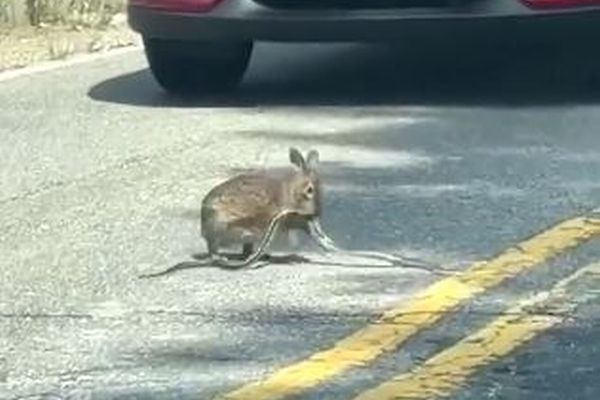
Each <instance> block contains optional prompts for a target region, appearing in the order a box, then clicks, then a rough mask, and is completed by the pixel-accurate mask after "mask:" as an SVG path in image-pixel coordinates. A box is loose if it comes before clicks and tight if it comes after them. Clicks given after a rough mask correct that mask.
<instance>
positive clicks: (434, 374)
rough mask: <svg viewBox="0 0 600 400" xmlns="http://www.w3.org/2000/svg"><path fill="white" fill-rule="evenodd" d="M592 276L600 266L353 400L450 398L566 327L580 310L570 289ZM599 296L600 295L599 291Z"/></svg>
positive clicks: (581, 272)
mask: <svg viewBox="0 0 600 400" xmlns="http://www.w3.org/2000/svg"><path fill="white" fill-rule="evenodd" d="M589 275H593V277H592V279H596V280H600V264H594V265H590V266H588V267H585V268H582V269H581V270H579V271H578V272H576V273H575V274H573V275H572V276H570V277H569V278H567V279H565V280H563V281H561V282H559V283H558V284H557V285H556V286H555V287H554V288H553V289H552V290H551V291H548V292H543V293H541V294H538V295H536V296H533V297H531V298H529V299H527V300H525V301H523V302H521V303H520V304H518V305H517V306H515V307H512V308H510V309H509V310H508V311H507V312H506V315H505V316H502V317H499V318H497V319H496V320H494V321H492V322H491V323H490V324H489V325H487V326H485V327H484V328H483V329H481V330H480V331H478V332H476V333H475V334H473V335H471V336H468V337H466V338H465V339H463V340H461V341H460V342H458V343H457V344H456V345H454V346H452V347H450V348H448V349H446V350H443V351H442V352H440V353H438V354H437V355H435V356H434V357H432V358H430V359H429V360H427V361H426V362H424V363H423V364H422V365H421V366H420V367H418V368H417V369H415V370H414V371H412V372H409V373H407V374H402V375H399V376H397V377H395V378H393V379H391V380H390V381H388V382H385V383H383V384H382V385H380V386H378V387H376V388H374V389H371V390H369V391H366V392H364V393H362V394H361V395H359V396H357V397H356V398H355V399H354V400H392V399H414V400H416V399H433V398H439V397H445V396H448V395H449V394H451V392H452V391H454V390H456V389H457V388H459V387H460V386H461V384H463V383H464V382H465V381H466V380H467V379H468V378H469V377H470V376H471V375H473V374H474V373H475V372H477V370H478V369H479V368H481V367H483V366H485V365H488V364H490V363H492V362H494V361H496V360H498V359H499V358H501V357H503V356H505V355H507V354H509V353H510V352H512V351H513V350H515V349H517V348H518V347H519V346H522V345H523V344H525V343H527V342H528V341H530V340H532V339H533V338H535V337H536V336H537V335H538V334H540V333H542V332H543V331H545V330H547V329H548V328H551V327H552V326H554V325H556V324H558V323H559V322H561V321H562V320H563V319H564V317H565V316H566V315H568V312H569V311H572V310H573V308H574V307H576V306H577V303H576V302H574V301H572V300H569V299H568V297H569V296H568V293H567V292H566V288H567V286H568V285H569V284H570V283H572V282H573V281H576V280H582V281H584V280H585V281H589V280H590V276H589ZM595 295H596V296H598V295H600V293H598V292H596V293H595ZM587 300H589V298H588V299H587ZM557 306H558V308H560V311H561V313H560V314H558V315H551V314H546V315H544V314H543V313H538V314H536V313H535V312H536V308H541V309H542V310H544V308H546V307H550V308H551V309H553V308H556V307H557Z"/></svg>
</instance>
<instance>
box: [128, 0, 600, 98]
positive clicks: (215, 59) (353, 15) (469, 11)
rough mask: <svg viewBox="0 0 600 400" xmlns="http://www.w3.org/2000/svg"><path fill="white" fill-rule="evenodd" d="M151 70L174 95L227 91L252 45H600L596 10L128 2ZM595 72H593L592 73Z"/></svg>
mask: <svg viewBox="0 0 600 400" xmlns="http://www.w3.org/2000/svg"><path fill="white" fill-rule="evenodd" d="M128 12H129V23H130V25H131V27H132V28H133V29H134V30H135V31H137V32H139V33H141V35H142V36H143V39H144V45H145V49H146V55H147V58H148V61H149V64H150V68H151V70H152V72H153V74H154V76H155V78H156V80H157V81H158V82H159V83H160V85H161V86H162V87H163V88H165V89H166V90H167V91H169V92H172V93H183V92H197V91H219V90H224V89H231V88H233V87H235V86H236V85H237V84H238V83H239V82H240V80H241V78H242V77H243V75H244V71H245V70H246V67H247V65H248V61H249V58H250V55H251V52H252V46H253V43H254V41H278V42H281V41H290V42H291V41H302V42H312V41H319V42H323V41H331V42H363V41H377V42H393V41H396V42H397V41H414V40H420V39H423V38H426V37H428V38H435V37H443V38H446V39H448V40H453V41H454V42H455V43H456V44H457V45H460V44H461V43H462V42H463V41H464V40H468V39H469V38H474V37H476V38H479V39H483V40H485V38H486V37H489V38H498V37H502V36H506V35H511V37H512V38H513V39H512V40H521V39H522V40H538V41H545V42H553V41H554V42H556V41H560V42H562V43H565V44H567V45H569V44H570V43H572V44H573V45H579V44H581V43H582V42H586V43H589V44H590V46H591V47H590V51H596V49H597V48H598V44H600V0H130V3H129V8H128ZM599 65H600V63H599Z"/></svg>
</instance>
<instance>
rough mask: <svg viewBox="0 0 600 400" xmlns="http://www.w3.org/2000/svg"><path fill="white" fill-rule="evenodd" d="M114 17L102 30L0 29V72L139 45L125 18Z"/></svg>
mask: <svg viewBox="0 0 600 400" xmlns="http://www.w3.org/2000/svg"><path fill="white" fill-rule="evenodd" d="M117 17H118V20H117V21H113V22H111V23H109V24H108V25H107V26H105V27H103V28H101V29H100V28H94V27H69V26H64V25H60V24H49V25H42V26H41V27H31V26H24V27H17V28H10V29H9V28H0V71H3V70H7V69H14V68H20V67H25V66H28V65H32V64H36V63H39V62H42V61H49V60H57V59H65V58H68V57H69V56H71V55H73V54H81V53H90V52H98V51H104V50H108V49H112V48H117V47H123V46H130V45H132V44H138V43H139V37H138V35H137V34H135V33H134V32H133V31H131V30H130V29H129V27H128V26H127V25H126V22H125V20H124V16H123V15H122V14H118V15H117Z"/></svg>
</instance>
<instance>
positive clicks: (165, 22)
mask: <svg viewBox="0 0 600 400" xmlns="http://www.w3.org/2000/svg"><path fill="white" fill-rule="evenodd" d="M128 20H129V24H130V26H131V27H132V29H134V30H135V31H137V32H139V33H141V34H142V35H144V36H146V37H154V38H165V39H180V40H221V41H239V40H258V41H292V42H293V41H307V42H308V41H311V42H312V41H319V42H324V41H332V42H334V41H343V42H355V41H398V40H424V39H427V38H432V39H435V38H449V39H452V40H455V41H460V40H469V39H473V38H482V37H484V38H485V37H496V38H497V37H502V36H505V35H507V34H510V36H511V37H513V38H515V37H516V38H521V39H523V40H527V39H533V40H544V41H548V40H560V41H565V40H588V39H593V40H595V41H597V40H598V39H599V38H600V6H599V7H587V8H577V9H575V8H572V9H563V10H560V11H557V10H542V11H539V10H532V9H530V8H528V7H526V6H525V5H524V4H523V3H521V2H519V0H479V1H477V2H474V3H472V4H471V5H468V6H464V7H463V9H428V10H423V9H418V10H417V9H404V10H389V9H387V10H368V11H365V10H336V11H328V10H281V9H272V8H267V7H264V6H261V5H259V4H257V3H255V2H253V1H252V0H226V1H224V2H223V3H221V4H220V5H219V6H218V7H216V8H215V9H214V10H212V11H210V12H208V13H177V12H166V11H160V10H155V9H149V8H144V7H139V6H131V5H130V6H129V7H128Z"/></svg>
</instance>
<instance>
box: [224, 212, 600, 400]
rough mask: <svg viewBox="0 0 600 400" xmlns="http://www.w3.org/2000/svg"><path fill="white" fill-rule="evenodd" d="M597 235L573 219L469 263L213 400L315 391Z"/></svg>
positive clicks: (587, 223) (595, 227) (593, 227)
mask: <svg viewBox="0 0 600 400" xmlns="http://www.w3.org/2000/svg"><path fill="white" fill-rule="evenodd" d="M598 234H600V219H590V218H574V219H571V220H567V221H564V222H561V223H559V224H557V225H555V226H553V227H551V228H549V229H548V230H546V231H544V232H542V233H540V234H538V235H536V236H533V237H531V238H529V239H527V240H525V241H523V242H521V243H520V244H518V245H516V246H514V247H512V248H509V249H507V250H506V251H504V252H503V253H501V254H499V255H498V256H496V257H494V258H493V259H491V260H489V261H487V262H481V263H475V264H474V265H472V266H470V267H469V268H467V269H466V270H465V271H464V272H463V273H461V274H460V275H459V276H455V277H449V278H445V279H442V280H441V281H438V282H437V283H435V284H433V285H431V286H429V287H428V288H427V289H425V290H424V291H423V292H422V293H420V294H418V295H417V296H415V297H414V298H413V299H412V300H411V301H409V302H408V303H407V304H406V303H405V304H401V305H399V306H398V307H396V308H394V309H392V310H390V311H388V312H386V313H385V314H384V315H383V316H382V318H381V319H380V320H379V321H377V322H375V323H373V324H370V325H367V326H366V327H364V328H362V329H360V330H358V331H357V332H355V333H354V334H352V335H350V336H348V337H346V338H344V339H342V340H341V341H339V342H337V343H336V344H335V345H334V346H333V347H331V348H329V349H327V350H324V351H320V352H318V353H315V354H313V355H312V356H310V357H309V358H307V359H305V360H302V361H299V362H297V363H295V364H292V365H289V366H287V367H284V368H282V369H280V370H278V371H275V372H274V373H273V374H272V375H271V376H269V377H267V378H266V379H264V380H262V381H258V382H253V383H250V384H248V385H246V386H243V387H241V388H240V389H238V390H235V391H233V392H231V393H227V394H225V395H222V396H218V397H217V398H219V399H229V400H273V399H281V398H283V397H285V396H289V395H292V394H297V393H300V392H302V391H305V390H307V389H310V388H312V387H315V386H317V385H319V384H321V383H323V382H325V381H327V380H328V379H331V378H333V377H334V376H336V375H338V374H341V373H343V372H345V371H347V370H349V369H351V368H353V367H357V366H362V365H365V364H367V363H369V362H371V361H373V360H374V359H376V358H377V357H378V356H380V355H381V354H383V353H384V352H387V351H392V350H394V349H395V348H396V347H397V346H399V345H400V344H402V343H403V342H405V341H406V340H407V339H409V338H410V337H411V336H413V335H414V334H416V333H417V332H419V331H421V330H423V329H425V328H427V327H430V326H431V325H433V324H434V323H435V322H436V321H438V320H440V319H441V318H442V317H443V316H444V315H445V314H446V313H448V312H450V311H452V310H453V309H455V308H456V307H457V306H458V305H459V304H460V303H461V302H463V301H465V300H468V299H470V298H473V297H474V296H476V295H477V294H479V293H481V292H484V291H485V290H488V289H490V288H492V287H494V286H496V285H498V284H500V283H502V282H503V281H504V280H506V279H509V278H512V277H515V276H517V275H518V274H520V273H522V272H524V271H526V270H528V269H531V268H533V267H534V266H535V265H537V264H540V263H542V262H544V261H546V260H548V259H550V258H551V257H553V256H556V255H558V254H559V253H561V252H564V251H565V250H568V249H570V248H573V247H575V246H577V245H579V244H581V243H583V242H585V241H587V240H589V239H591V238H592V237H594V236H596V235H598Z"/></svg>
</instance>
